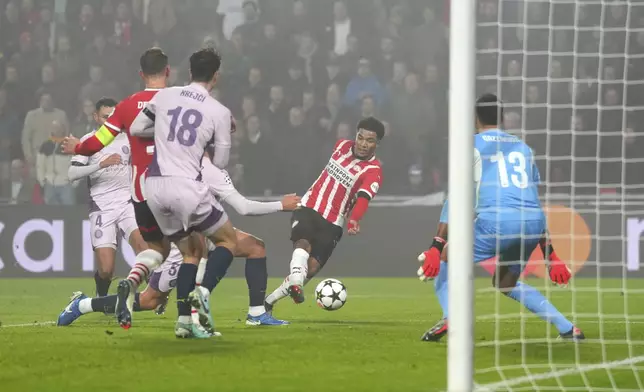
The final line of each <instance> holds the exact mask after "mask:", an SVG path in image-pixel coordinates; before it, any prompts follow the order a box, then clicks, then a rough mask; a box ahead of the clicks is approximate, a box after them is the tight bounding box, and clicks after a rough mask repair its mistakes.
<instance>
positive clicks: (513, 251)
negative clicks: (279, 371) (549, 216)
mask: <svg viewBox="0 0 644 392" xmlns="http://www.w3.org/2000/svg"><path fill="white" fill-rule="evenodd" d="M545 229H546V222H545V220H543V219H539V220H529V221H520V220H517V221H501V222H497V221H491V220H483V219H477V220H476V221H475V222H474V262H475V263H479V262H481V261H485V260H488V259H491V258H493V257H497V256H498V261H497V265H499V266H501V265H506V266H508V267H509V269H510V271H511V272H512V273H514V274H515V275H517V276H518V275H520V274H521V272H522V271H523V268H524V267H525V265H526V264H527V262H528V260H529V258H530V255H531V254H532V251H534V248H535V247H536V246H537V244H538V243H539V240H540V239H541V237H542V236H543V233H544V232H545Z"/></svg>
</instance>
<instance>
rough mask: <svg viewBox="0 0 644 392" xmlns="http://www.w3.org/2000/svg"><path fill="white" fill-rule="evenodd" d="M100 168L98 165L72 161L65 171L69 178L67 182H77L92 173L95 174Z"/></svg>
mask: <svg viewBox="0 0 644 392" xmlns="http://www.w3.org/2000/svg"><path fill="white" fill-rule="evenodd" d="M100 168H101V167H100V165H99V164H98V163H95V164H92V165H87V164H82V163H80V162H75V161H72V163H71V165H70V166H69V169H68V170H67V178H69V181H71V182H73V181H77V180H80V179H81V178H83V177H87V176H89V175H91V174H92V173H95V172H97V171H98V170H99V169H100Z"/></svg>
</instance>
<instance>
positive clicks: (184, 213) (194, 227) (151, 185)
mask: <svg viewBox="0 0 644 392" xmlns="http://www.w3.org/2000/svg"><path fill="white" fill-rule="evenodd" d="M145 190H146V197H147V201H148V207H150V211H152V214H153V215H154V217H155V218H156V221H157V223H158V224H159V228H160V229H161V232H162V233H163V234H164V235H165V236H167V237H168V238H169V239H170V240H171V241H177V240H179V239H181V238H183V237H185V236H187V235H188V234H189V233H191V232H193V231H196V232H199V233H202V234H204V235H206V236H209V235H211V234H213V233H214V232H215V231H217V230H219V229H220V228H221V227H222V226H223V225H224V224H225V223H226V222H227V221H228V216H227V215H226V212H224V209H223V207H222V206H221V204H219V202H218V201H217V200H216V199H215V196H214V195H213V194H212V192H210V188H209V187H208V185H206V184H205V183H203V182H200V181H196V180H191V179H189V178H183V177H148V178H147V179H146V181H145Z"/></svg>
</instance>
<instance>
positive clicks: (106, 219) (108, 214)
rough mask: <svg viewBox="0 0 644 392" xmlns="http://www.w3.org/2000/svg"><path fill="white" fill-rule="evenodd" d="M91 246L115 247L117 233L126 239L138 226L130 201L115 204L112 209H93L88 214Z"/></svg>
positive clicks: (95, 247)
mask: <svg viewBox="0 0 644 392" xmlns="http://www.w3.org/2000/svg"><path fill="white" fill-rule="evenodd" d="M89 225H90V232H91V234H92V247H93V248H94V249H97V248H112V249H116V245H117V240H118V237H119V235H120V236H121V237H122V238H123V239H125V240H126V241H128V240H129V239H130V235H131V234H132V232H133V231H134V230H136V229H137V228H138V225H137V223H136V219H135V217H134V207H133V206H132V204H131V203H127V204H125V205H118V206H115V208H114V209H110V210H105V211H95V212H90V214H89Z"/></svg>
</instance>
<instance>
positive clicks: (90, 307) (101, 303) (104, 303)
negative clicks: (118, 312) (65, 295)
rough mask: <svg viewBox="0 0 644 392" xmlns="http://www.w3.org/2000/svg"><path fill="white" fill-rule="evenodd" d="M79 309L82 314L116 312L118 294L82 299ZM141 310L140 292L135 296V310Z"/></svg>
mask: <svg viewBox="0 0 644 392" xmlns="http://www.w3.org/2000/svg"><path fill="white" fill-rule="evenodd" d="M78 309H79V310H80V312H81V313H82V314H85V313H92V312H103V313H114V312H115V309H116V295H107V296H105V297H96V298H85V299H82V300H81V301H80V302H79V303H78ZM140 310H141V305H140V304H139V293H136V294H135V296H134V311H135V312H138V311H140Z"/></svg>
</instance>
